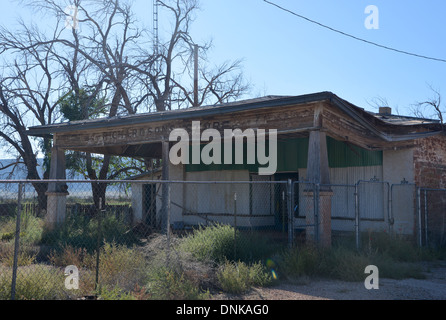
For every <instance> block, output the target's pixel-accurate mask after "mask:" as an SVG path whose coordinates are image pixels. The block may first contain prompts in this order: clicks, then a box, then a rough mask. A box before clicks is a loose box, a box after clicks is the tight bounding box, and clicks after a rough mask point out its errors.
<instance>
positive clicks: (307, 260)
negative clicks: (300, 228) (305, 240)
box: [278, 245, 322, 278]
mask: <svg viewBox="0 0 446 320" xmlns="http://www.w3.org/2000/svg"><path fill="white" fill-rule="evenodd" d="M321 256H322V255H321V254H320V250H319V248H317V247H315V246H310V245H309V246H298V247H296V248H292V249H286V250H285V251H283V252H282V254H281V255H279V257H278V260H279V263H278V265H279V270H280V273H281V274H283V275H285V276H287V277H292V278H295V277H302V276H311V275H314V274H317V273H319V272H320V263H321Z"/></svg>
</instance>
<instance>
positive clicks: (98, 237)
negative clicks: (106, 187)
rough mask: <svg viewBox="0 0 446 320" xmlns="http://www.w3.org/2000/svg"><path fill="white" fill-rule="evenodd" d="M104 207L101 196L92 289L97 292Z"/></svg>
mask: <svg viewBox="0 0 446 320" xmlns="http://www.w3.org/2000/svg"><path fill="white" fill-rule="evenodd" d="M102 210H104V211H105V208H102V198H99V210H98V230H97V239H96V240H97V242H96V279H95V285H94V290H95V291H96V293H97V290H98V288H99V264H100V254H101V253H100V252H101V237H102V213H103V211H102Z"/></svg>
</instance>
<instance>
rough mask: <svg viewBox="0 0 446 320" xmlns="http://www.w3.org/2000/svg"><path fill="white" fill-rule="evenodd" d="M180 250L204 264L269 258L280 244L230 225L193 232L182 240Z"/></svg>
mask: <svg viewBox="0 0 446 320" xmlns="http://www.w3.org/2000/svg"><path fill="white" fill-rule="evenodd" d="M179 250H180V251H187V252H190V253H192V254H193V255H194V256H195V257H196V258H197V259H199V260H201V261H206V260H211V261H214V262H216V263H224V261H225V260H231V261H236V260H241V261H245V262H254V261H258V260H262V259H264V258H266V257H268V256H269V255H270V254H272V252H274V251H275V250H277V245H274V244H273V243H272V242H271V241H269V239H268V238H267V237H265V236H261V235H259V234H257V233H251V232H246V233H244V232H241V231H239V230H237V231H235V230H234V228H233V227H231V226H228V225H221V224H216V225H213V226H209V227H201V228H198V229H196V230H194V232H193V233H192V234H191V235H188V236H187V237H185V238H184V239H183V241H182V243H181V244H180V245H179Z"/></svg>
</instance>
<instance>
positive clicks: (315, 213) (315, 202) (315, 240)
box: [313, 183, 321, 244]
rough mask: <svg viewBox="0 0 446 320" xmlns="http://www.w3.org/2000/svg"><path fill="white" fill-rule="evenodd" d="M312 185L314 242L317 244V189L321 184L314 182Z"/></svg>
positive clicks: (318, 189)
mask: <svg viewBox="0 0 446 320" xmlns="http://www.w3.org/2000/svg"><path fill="white" fill-rule="evenodd" d="M313 187H314V242H315V243H317V244H319V203H320V202H319V191H320V188H321V186H320V185H319V184H318V183H316V184H314V185H313Z"/></svg>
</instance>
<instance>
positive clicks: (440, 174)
mask: <svg viewBox="0 0 446 320" xmlns="http://www.w3.org/2000/svg"><path fill="white" fill-rule="evenodd" d="M380 111H381V112H380V113H377V114H374V113H370V112H367V111H365V110H364V109H362V108H359V107H357V106H354V105H353V104H351V103H349V102H347V101H345V100H343V99H341V98H339V97H338V96H336V95H334V94H332V93H330V92H321V93H316V94H309V95H302V96H291V97H288V96H287V97H278V96H268V97H263V98H258V99H252V100H246V101H241V102H236V103H228V104H224V105H218V106H208V107H195V108H190V109H185V110H175V111H168V112H156V113H150V114H139V115H132V116H126V117H115V118H109V119H97V120H86V121H78V122H72V123H63V124H57V125H49V126H41V127H33V128H30V130H29V134H30V135H35V136H45V135H52V137H53V154H54V155H57V156H55V157H54V156H53V158H52V161H53V162H52V166H53V167H52V173H53V174H52V177H51V178H61V177H62V175H63V174H62V172H63V171H64V170H63V166H64V159H63V157H64V156H63V150H78V151H85V152H93V153H102V154H110V155H117V156H127V157H143V158H162V159H163V160H164V161H163V163H164V167H163V170H162V172H161V176H160V177H161V179H163V180H169V179H170V180H179V181H214V180H215V181H222V180H223V181H253V180H254V181H256V180H266V181H275V180H287V179H293V180H298V181H308V182H311V183H316V184H319V185H321V186H322V188H321V192H323V193H321V195H322V197H323V200H321V206H320V209H321V210H322V212H321V218H323V219H325V221H328V222H330V223H329V224H327V229H328V230H326V231H325V234H327V235H328V237H330V232H331V230H332V229H333V230H343V229H345V223H344V222H343V220H345V219H344V218H349V219H351V218H352V217H347V216H346V212H354V208H352V205H353V206H354V199H353V197H354V195H353V194H352V192H351V190H349V189H348V187H345V188H342V187H341V185H354V184H355V183H357V182H358V181H360V180H367V181H370V180H371V179H372V180H373V181H381V182H386V183H388V185H390V184H399V183H401V181H404V182H408V183H416V184H417V185H419V186H435V187H444V186H445V184H446V137H445V135H444V133H443V126H442V124H440V123H439V122H438V121H434V120H428V119H420V118H413V117H402V116H395V115H392V114H390V112H389V111H390V110H388V109H387V108H383V109H382V110H380ZM192 121H200V123H201V130H204V129H207V128H213V129H216V130H217V131H218V132H220V133H221V134H222V136H223V134H224V130H225V129H241V130H246V129H255V130H256V131H258V130H260V129H264V130H270V129H277V137H278V145H277V172H276V174H274V175H271V176H259V175H258V173H257V170H256V169H258V167H259V166H258V165H254V166H253V165H246V164H242V165H240V164H238V165H225V164H211V165H205V164H202V163H200V164H179V165H172V164H170V163H169V161H168V153H169V148H170V147H171V146H172V142H169V135H170V132H171V131H172V130H173V129H176V128H183V129H185V130H187V132H188V133H189V134H191V133H192V127H191V126H192ZM61 168H62V169H61ZM330 185H338V187H335V186H333V187H330ZM324 186H326V188H325V189H324V188H323V187H324ZM367 187H369V186H367ZM139 188H140V196H139V197H140V200H142V197H143V193H144V192H143V189H142V188H143V187H139ZM148 188H149V189H150V188H151V187H148ZM163 188H164V185H163ZM371 188H372V187H371ZM373 188H375V189H376V187H373ZM380 188H381V189H380ZM383 188H386V187H385V186H383V185H379V186H378V187H377V189H376V190H378V191H376V190H375V191H376V192H375V193H376V194H377V195H376V197H375V198H374V199H372V200H371V204H367V203H364V204H362V205H363V206H364V215H365V216H366V217H369V218H370V219H369V220H370V221H368V222H367V223H368V224H367V225H366V227H367V228H373V229H383V228H385V225H386V223H387V221H386V219H387V217H388V215H387V212H386V210H389V209H388V208H387V209H386V201H387V200H388V199H386V190H385V189H383ZM334 189H336V190H334ZM165 191H166V189H163V190H162V192H165ZM366 191H367V190H366ZM65 192H66V190H63V188H59V189H58V186H56V185H55V186H54V187H53V189H52V191H51V195H52V196H53V197H57V199H59V203H60V204H61V205H63V201H61V200H60V199H63V197H64V193H65ZM148 192H149V193H150V190H149V191H148ZM213 192H217V190H216V189H213V188H206V187H203V186H200V185H197V186H195V187H194V188H190V187H188V188H186V187H185V185H184V184H176V185H174V186H173V187H172V189H171V198H172V199H174V202H175V204H176V205H174V206H172V208H171V210H172V220H173V222H181V223H185V224H194V223H197V218H196V217H194V216H193V215H190V214H189V213H190V211H196V212H206V211H210V212H208V213H209V214H213V213H214V214H217V213H220V214H221V219H222V220H225V219H226V218H225V217H224V213H225V212H226V211H228V212H229V211H231V210H232V209H233V208H231V204H230V203H217V204H215V203H214V204H213V207H212V210H211V209H210V208H209V207H206V205H204V204H203V202H202V201H200V199H203V198H204V197H212V194H213ZM218 192H219V193H221V192H223V193H224V192H225V191H224V188H223V189H220V190H218ZM296 192H297V194H298V195H299V198H301V200H300V201H302V202H303V201H304V200H302V199H303V198H304V197H311V194H309V193H308V192H305V190H304V188H301V190H297V191H296ZM333 192H335V193H336V196H335V197H334V195H333ZM137 193H138V192H135V195H136V194H137ZM248 194H249V195H248ZM228 197H230V195H228ZM253 197H258V198H259V199H269V200H267V201H270V202H264V203H266V204H265V205H263V206H257V207H256V209H255V211H256V214H257V216H251V217H250V218H249V217H248V216H247V217H246V219H243V217H242V218H241V220H240V224H241V225H242V226H243V224H249V225H250V226H261V225H265V224H271V223H274V222H273V220H274V213H273V218H271V217H270V216H268V215H267V214H266V213H267V211H268V212H270V210H271V207H272V206H271V205H269V204H268V203H272V202H273V201H274V195H272V194H271V192H270V191H268V190H263V191H258V192H257V193H255V194H254V195H252V190H249V188H248V186H243V185H240V186H239V199H240V200H239V201H238V202H237V206H240V207H238V210H240V212H248V211H249V212H250V213H251V215H252V208H253V203H254V206H255V203H257V202H256V201H253ZM135 199H136V198H135ZM222 199H224V197H222ZM135 201H136V200H135ZM262 201H265V200H262ZM137 202H138V201H136V202H135V203H134V211H136V213H135V214H136V216H137V217H139V218H138V219H143V211H144V210H146V211H147V210H148V209H147V208H143V207H142V206H141V205H138V204H137ZM327 203H329V204H330V205H327ZM408 203H409V204H410V203H412V204H413V203H414V199H413V198H410V199H406V200H405V201H402V202H401V207H402V208H403V209H402V210H400V211H398V213H396V212H395V210H394V212H393V213H394V216H395V220H397V221H395V223H396V224H398V223H400V224H401V226H403V227H401V230H403V231H402V232H404V233H408V234H411V233H413V232H414V227H415V217H414V214H413V212H410V210H406V209H404V206H405V205H407V204H408ZM164 205H165V204H163V203H158V204H157V206H156V207H157V208H158V209H159V208H161V207H163V206H164ZM59 207H60V205H59V206H58V208H59ZM186 208H187V210H186ZM158 209H156V210H158ZM57 210H59V211H60V208H59V209H57ZM57 210H56V212H53V213H51V212H49V213H48V215H49V216H50V218H49V219H50V220H51V221H58V220H60V218H59V216H60V214H59V213H58V212H57ZM150 210H153V208H151V209H150ZM352 210H353V211H352ZM211 211H212V212H211ZM152 215H153V216H154V217H159V213H152ZM307 218H308V217H307ZM295 219H296V224H297V225H299V224H302V222H305V219H306V218H305V217H304V216H301V215H299V213H296V214H295ZM227 220H228V221H223V222H228V223H230V221H229V218H228V219H227ZM171 222H172V221H171Z"/></svg>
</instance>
